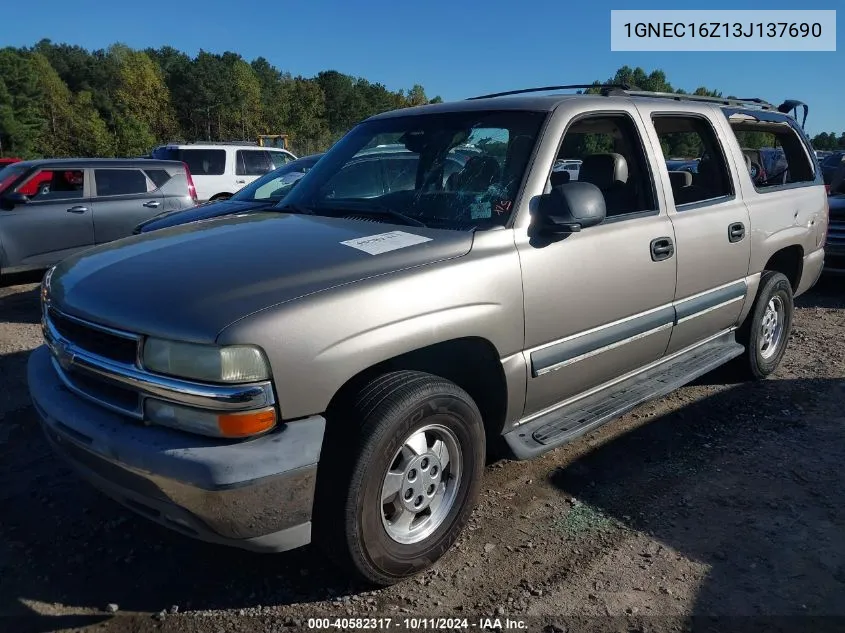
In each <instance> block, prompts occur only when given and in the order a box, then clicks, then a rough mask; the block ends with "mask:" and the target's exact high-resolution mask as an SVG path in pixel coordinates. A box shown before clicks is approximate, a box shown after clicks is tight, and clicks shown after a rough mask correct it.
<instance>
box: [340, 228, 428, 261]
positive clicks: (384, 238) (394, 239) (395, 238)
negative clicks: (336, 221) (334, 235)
mask: <svg viewBox="0 0 845 633" xmlns="http://www.w3.org/2000/svg"><path fill="white" fill-rule="evenodd" d="M430 241H431V238H430V237H425V236H423V235H414V234H413V233H406V232H405V231H389V232H387V233H379V234H378V235H368V236H366V237H356V238H355V239H354V240H346V241H345V242H341V244H343V245H344V246H351V247H352V248H357V249H358V250H359V251H364V252H365V253H369V254H370V255H380V254H382V253H387V252H390V251H395V250H396V249H398V248H406V247H408V246H413V245H414V244H422V243H423V242H430Z"/></svg>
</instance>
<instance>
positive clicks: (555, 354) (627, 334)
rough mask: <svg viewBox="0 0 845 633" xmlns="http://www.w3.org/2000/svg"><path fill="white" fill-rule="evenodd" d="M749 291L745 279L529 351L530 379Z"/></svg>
mask: <svg viewBox="0 0 845 633" xmlns="http://www.w3.org/2000/svg"><path fill="white" fill-rule="evenodd" d="M748 287H749V286H748V281H747V280H746V279H740V280H738V281H732V282H730V283H728V284H725V285H722V286H719V287H717V288H711V289H710V290H707V291H705V292H702V293H699V294H696V295H693V296H691V297H686V298H684V299H680V300H678V301H673V302H672V303H670V304H666V305H663V306H658V307H657V308H653V309H651V310H648V311H646V312H641V313H638V314H634V315H632V316H630V317H627V318H625V319H622V320H619V321H614V322H613V323H608V324H606V325H602V326H599V327H596V328H592V329H590V330H586V331H584V332H579V333H577V334H573V335H571V336H568V337H566V338H563V339H560V340H557V341H551V342H549V343H546V344H544V345H541V346H538V347H535V348H533V349H531V350H528V355H529V359H530V362H531V377H532V378H538V377H540V376H543V375H545V374H548V373H549V372H553V371H555V370H557V369H561V368H563V367H566V366H568V365H571V364H573V363H577V362H578V361H581V360H585V359H587V358H591V357H593V356H596V355H598V354H601V353H603V352H606V351H610V350H612V349H616V348H618V347H620V346H622V345H625V344H627V343H631V342H634V341H637V340H640V339H642V338H645V337H646V336H650V335H652V334H656V333H658V332H661V331H664V330H666V329H668V328H671V327H673V326H676V325H678V324H679V323H684V322H686V321H689V320H690V319H694V318H696V317H699V316H702V315H705V314H708V313H710V312H712V311H714V310H718V309H719V308H722V307H724V306H727V305H730V304H732V303H735V302H737V301H744V300H745V299H746V297H747V296H748Z"/></svg>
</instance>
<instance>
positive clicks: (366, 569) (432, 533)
mask: <svg viewBox="0 0 845 633" xmlns="http://www.w3.org/2000/svg"><path fill="white" fill-rule="evenodd" d="M350 401H351V404H350V406H349V408H348V409H347V410H346V411H345V412H343V413H342V415H343V417H344V418H345V419H343V420H331V421H330V422H331V423H333V424H332V426H331V427H330V429H329V431H328V435H327V438H326V442H325V445H324V448H323V454H322V455H321V458H320V473H319V475H318V483H317V496H316V502H315V513H314V514H315V518H314V529H315V541H316V543H317V544H318V545H319V546H320V547H321V548H322V549H323V550H324V551H325V552H326V554H327V555H328V556H329V557H330V558H331V559H332V560H333V561H334V562H335V563H337V564H338V565H340V566H341V567H344V568H346V569H347V570H349V571H351V572H352V573H353V574H354V575H357V576H358V577H360V578H361V579H362V580H364V581H366V582H369V583H372V584H375V585H381V586H387V585H391V584H394V583H397V582H399V581H401V580H403V579H405V578H408V577H410V576H413V575H415V574H417V573H419V572H421V571H423V570H424V569H426V568H428V567H429V566H431V565H432V564H433V563H434V562H435V561H437V560H438V559H439V558H440V557H441V556H443V554H445V553H446V552H447V551H448V550H449V548H450V547H451V546H452V544H453V543H454V542H455V540H456V539H457V538H458V535H459V534H460V532H461V530H462V529H463V527H464V525H465V524H466V522H467V520H468V519H469V516H470V514H471V512H472V509H473V507H474V506H475V503H476V500H477V498H478V492H479V488H480V485H481V476H482V472H483V469H484V457H485V434H484V425H483V423H482V419H481V414H480V413H479V411H478V407H477V406H476V405H475V402H473V400H472V398H471V397H470V396H469V395H468V394H467V393H466V392H465V391H464V390H463V389H461V388H460V387H458V386H457V385H455V384H454V383H452V382H450V381H448V380H445V379H443V378H439V377H437V376H433V375H431V374H426V373H422V372H417V371H395V372H390V373H386V374H384V375H382V376H379V377H378V378H376V379H374V380H372V381H371V382H369V383H368V384H367V385H365V386H364V387H363V388H362V389H360V390H359V391H358V392H357V394H356V395H355V396H353V397H352V398H351V399H350ZM422 437H424V438H425V440H426V443H425V446H423V445H422V444H421V443H420V438H422ZM437 442H440V444H438V443H437ZM444 446H445V447H446V449H447V451H446V453H444V452H443V451H442V450H441V449H442V447H444ZM412 447H413V448H412ZM435 451H436V452H437V454H435ZM446 454H448V455H449V458H448V464H447V463H443V462H441V461H440V460H439V457H440V458H442V457H444V456H445V455H446ZM389 471H390V472H391V473H392V474H390V482H392V483H393V484H394V485H395V486H396V492H395V494H390V493H389V492H388V491H387V489H386V488H385V486H388V485H389V484H388V483H387V476H388V474H389ZM441 471H442V472H441ZM441 475H442V476H441ZM390 487H391V488H392V486H390ZM391 492H392V491H391ZM383 493H384V494H383ZM406 495H407V496H406ZM417 508H418V509H417ZM408 517H410V518H411V519H413V523H410V524H409V525H408V526H407V527H406V526H405V525H403V522H405V523H407V522H408V521H409V519H408Z"/></svg>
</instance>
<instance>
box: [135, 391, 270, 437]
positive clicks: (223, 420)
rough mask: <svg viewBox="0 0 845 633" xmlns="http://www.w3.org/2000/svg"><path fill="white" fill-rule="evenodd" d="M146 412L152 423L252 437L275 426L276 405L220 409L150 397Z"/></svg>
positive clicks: (216, 434)
mask: <svg viewBox="0 0 845 633" xmlns="http://www.w3.org/2000/svg"><path fill="white" fill-rule="evenodd" d="M145 413H146V416H145V417H146V419H147V420H148V421H149V422H151V423H153V424H160V425H161V426H169V427H171V428H174V429H180V430H182V431H188V432H190V433H199V434H200V435H210V436H212V437H228V438H244V437H251V436H253V435H258V434H260V433H265V432H266V431H269V430H270V429H272V428H273V427H275V426H276V410H275V409H274V408H273V407H266V408H264V409H257V410H255V411H240V412H232V413H220V412H219V411H205V410H202V409H194V408H191V407H184V406H181V405H178V404H171V403H169V402H163V401H161V400H155V399H153V398H149V399H147V401H146V406H145Z"/></svg>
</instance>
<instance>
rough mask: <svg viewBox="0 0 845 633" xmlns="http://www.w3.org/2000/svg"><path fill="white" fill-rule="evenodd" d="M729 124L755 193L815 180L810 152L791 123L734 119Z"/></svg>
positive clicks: (814, 170) (810, 182)
mask: <svg viewBox="0 0 845 633" xmlns="http://www.w3.org/2000/svg"><path fill="white" fill-rule="evenodd" d="M730 123H731V128H732V129H733V131H734V134H735V135H736V138H737V141H739V146H740V148H742V153H743V154H744V155H745V156H746V157H747V158H748V160H750V161H751V169H750V176H751V181H752V182H753V183H754V187H755V189H757V191H760V192H769V191H775V190H777V189H778V188H780V187H783V186H786V185H797V184H812V183H814V182H815V181H816V169H815V166H814V161H813V160H812V159H811V158H810V153H809V152H810V150H809V148H808V147H807V145H806V143H805V142H804V140H803V139H802V138H801V136H800V135H799V134H798V132H797V131H796V130H795V129H794V128H793V126H792V125H791V124H790V123H788V122H783V123H772V122H766V121H762V122H749V121H745V120H743V121H736V120H734V119H731V120H730Z"/></svg>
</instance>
